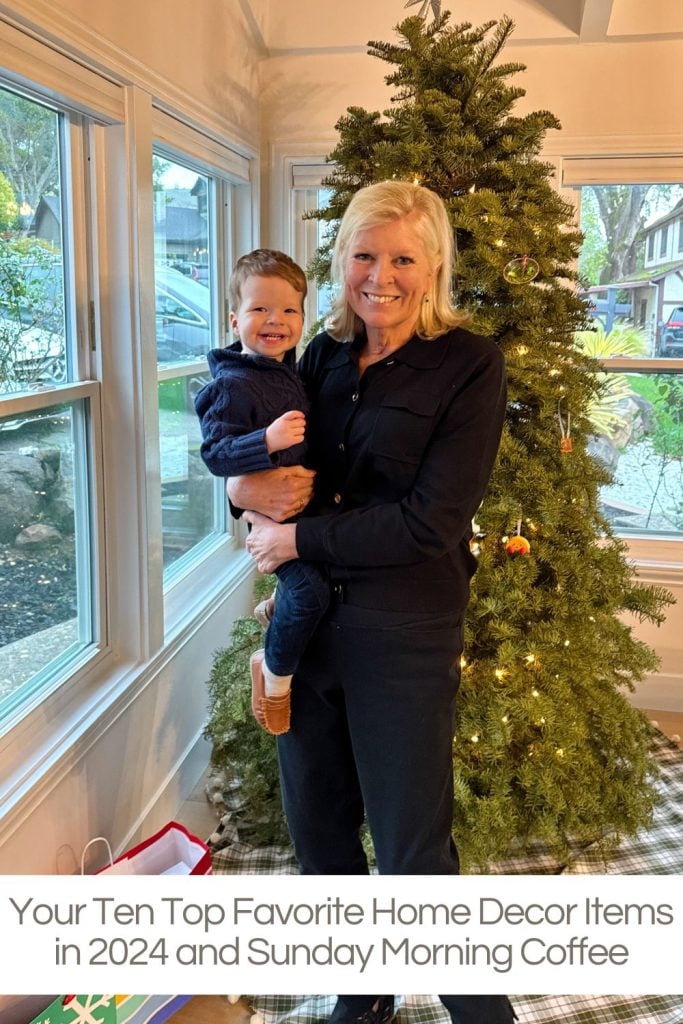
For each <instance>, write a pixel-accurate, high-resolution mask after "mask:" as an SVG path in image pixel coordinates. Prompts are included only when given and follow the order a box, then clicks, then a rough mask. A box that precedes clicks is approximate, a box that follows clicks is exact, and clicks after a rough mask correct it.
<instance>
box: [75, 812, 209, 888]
mask: <svg viewBox="0 0 683 1024" xmlns="http://www.w3.org/2000/svg"><path fill="white" fill-rule="evenodd" d="M90 842H91V843H94V842H98V839H91V840H90ZM105 842H106V840H105ZM88 846H90V843H88ZM88 846H86V850H87V848H88ZM107 847H109V844H108V843H107ZM83 855H84V856H85V850H84V851H83ZM110 859H111V858H110ZM98 874H100V875H103V874H109V875H210V874H211V854H210V852H209V848H208V846H207V845H206V843H203V842H202V840H201V839H198V838H197V836H193V835H192V833H191V832H188V831H187V829H186V828H185V827H184V825H179V824H178V822H177V821H170V822H169V823H168V825H164V827H163V828H162V829H161V830H160V831H159V832H157V833H156V835H153V836H150V838H149V839H145V840H143V842H141V843H138V845H137V846H134V847H133V848H132V849H131V850H128V851H127V852H126V853H124V854H122V856H121V857H117V858H116V860H112V861H111V863H110V864H109V865H108V866H107V867H105V868H102V869H101V870H100V871H98Z"/></svg>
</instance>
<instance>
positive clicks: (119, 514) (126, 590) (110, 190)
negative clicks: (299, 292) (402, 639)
mask: <svg viewBox="0 0 683 1024" xmlns="http://www.w3.org/2000/svg"><path fill="white" fill-rule="evenodd" d="M0 30H2V31H3V32H4V29H3V28H2V26H0ZM12 38H13V39H14V40H15V41H16V42H17V47H16V51H12V54H13V55H14V53H15V52H16V54H17V57H16V60H17V65H18V70H17V71H16V72H14V71H12V82H11V83H10V82H9V81H7V82H6V83H4V84H0V731H6V730H10V732H9V734H8V739H7V742H6V744H5V747H4V748H3V749H4V757H3V771H4V770H5V769H6V770H7V772H8V773H10V774H11V773H14V775H13V777H16V778H17V779H26V778H28V777H31V776H32V773H33V772H34V771H42V769H41V768H36V765H37V764H38V762H39V759H38V761H34V757H33V755H32V753H31V750H30V749H29V748H28V747H27V745H26V742H25V737H26V735H27V734H29V733H30V731H31V730H33V732H34V734H35V735H37V734H38V733H40V736H41V737H42V739H41V742H43V741H44V742H45V744H47V745H48V747H49V745H50V744H55V745H59V744H60V743H62V742H66V739H65V737H67V736H68V743H72V742H74V741H75V739H76V737H77V736H78V735H80V732H79V730H82V731H84V730H85V729H86V728H87V727H88V726H86V719H87V715H85V713H84V715H83V716H82V722H81V719H80V718H79V724H78V725H77V727H76V728H75V727H74V724H73V719H72V718H70V717H69V716H70V715H72V714H73V709H74V708H77V707H79V706H80V698H81V696H83V695H85V694H87V701H86V704H87V706H88V709H89V711H88V714H91V712H92V709H93V708H94V707H96V706H97V707H100V705H101V713H102V715H103V716H104V717H106V715H107V713H108V711H109V708H110V707H111V706H113V705H112V702H114V701H115V699H116V698H117V697H118V696H119V695H120V693H121V691H122V689H123V688H125V687H127V686H129V685H131V682H132V680H133V679H134V678H136V676H135V671H136V669H135V667H136V666H142V665H145V666H147V665H149V664H151V663H152V662H153V661H154V660H155V659H156V658H158V657H160V656H161V655H162V652H163V651H164V649H165V647H166V646H167V645H168V644H169V643H172V642H175V638H176V634H178V635H181V632H180V627H181V626H182V625H183V624H185V623H187V622H189V621H193V620H195V619H196V618H197V617H198V616H201V615H202V614H204V613H205V612H206V611H207V609H208V608H209V607H212V605H213V604H215V602H216V601H217V600H219V599H220V598H219V594H220V593H221V588H225V587H226V585H227V584H229V583H230V581H231V580H232V579H233V576H235V578H236V579H237V578H238V577H239V578H240V579H241V578H242V576H239V574H240V573H241V574H242V575H244V573H245V572H246V568H245V567H246V558H245V559H243V560H240V559H235V558H234V557H233V553H236V552H237V542H236V540H235V539H234V538H233V537H232V535H231V534H232V530H231V524H230V523H228V522H227V517H226V513H225V509H226V500H225V495H224V488H223V485H222V481H220V480H216V479H214V478H213V477H211V476H210V475H209V474H208V473H207V472H206V471H205V470H204V467H203V464H202V463H201V460H200V458H199V441H200V438H199V426H198V420H197V418H196V415H195V413H194V408H193V403H192V399H193V396H194V394H195V392H196V389H197V388H198V387H199V386H201V384H202V382H203V380H205V379H206V375H207V364H206V352H207V351H208V349H209V348H211V347H214V346H217V345H221V344H223V342H224V337H225V312H224V297H225V287H224V281H225V278H226V275H227V270H228V267H229V265H230V261H231V260H232V253H233V252H234V250H235V248H236V247H239V248H240V249H246V248H249V247H250V244H251V241H252V224H253V213H252V210H253V207H252V198H251V185H250V180H251V176H252V174H251V170H250V162H249V160H248V159H247V158H246V157H243V156H240V155H238V154H236V153H233V152H232V151H231V150H229V149H227V148H226V147H225V146H224V145H223V144H221V143H217V142H213V141H212V140H210V139H208V137H207V136H203V135H201V134H200V133H198V132H196V131H194V130H191V129H189V128H186V127H185V126H183V125H182V124H181V123H180V122H177V121H175V120H174V119H171V118H169V117H168V116H167V115H165V114H161V113H160V112H158V111H155V110H154V107H153V102H152V98H151V96H150V95H149V94H146V93H144V92H143V91H142V90H139V89H138V90H134V91H135V97H134V99H135V102H134V103H131V104H130V105H126V104H125V103H124V96H123V90H122V89H121V87H120V86H117V85H116V84H114V83H113V82H110V81H108V80H105V79H101V78H100V77H99V76H98V75H97V74H95V73H94V72H90V71H88V70H87V69H85V68H83V67H81V66H80V65H72V64H71V63H70V62H69V60H68V59H67V58H66V57H64V58H62V57H61V56H59V57H57V56H54V55H53V56H52V58H51V60H52V64H56V65H58V68H57V71H55V75H58V81H59V88H56V87H55V86H54V85H53V84H51V81H50V73H51V72H50V67H51V66H52V65H49V66H47V71H46V77H47V79H48V81H47V82H46V83H45V84H41V83H37V84H35V85H32V84H29V82H28V79H27V76H26V72H27V71H28V72H29V73H30V72H31V71H32V70H33V69H34V68H35V67H36V61H35V59H34V58H35V49H36V47H38V46H39V44H37V43H34V42H33V41H31V42H29V43H27V44H26V56H24V50H22V49H21V45H22V40H21V39H20V38H19V34H15V35H14V36H13V37H12ZM13 59H14V56H13ZM37 66H39V67H40V68H41V69H43V65H42V64H40V62H38V65H37ZM19 80H21V83H22V84H21V86H18V85H17V84H16V83H17V82H18V81H19ZM71 93H73V95H74V99H73V101H72V104H73V105H72V106H71V105H69V104H67V102H66V101H61V100H60V102H59V103H58V102H56V101H55V102H53V101H52V100H50V99H47V98H46V97H52V96H55V95H58V94H59V95H60V96H63V95H65V94H67V95H71ZM70 102H71V101H70ZM86 111H87V112H88V113H86ZM127 117H128V118H129V119H130V132H127V131H126V130H125V129H124V125H125V121H126V118H127ZM155 119H156V120H155ZM171 123H172V125H173V127H172V128H170V127H169V126H170V125H171ZM153 125H154V128H152V126H153ZM152 130H154V131H155V133H156V134H157V135H158V137H159V139H160V142H159V147H158V152H157V153H156V155H155V157H154V159H152V153H153V144H152ZM136 133H137V134H136ZM173 133H174V139H175V140H176V142H177V141H178V140H180V145H179V146H178V148H177V149H174V148H173V146H171V145H170V143H169V137H170V135H171V134H173ZM147 147H148V148H147ZM145 150H146V151H147V153H148V154H149V162H148V163H147V164H146V162H145ZM181 150H182V155H181ZM126 175H129V178H128V181H127V185H126V187H121V181H122V178H123V179H124V180H125V179H126ZM150 185H151V186H152V188H151V190H150ZM128 186H130V187H128ZM150 196H151V199H150ZM133 203H135V204H136V205H135V206H132V204H133ZM133 224H134V230H133V229H132V228H131V225H133ZM138 255H139V256H140V259H139V260H138V259H137V256H138ZM152 294H153V295H154V302H153V303H152V302H151V301H150V299H151V297H152ZM149 382H151V383H152V386H151V387H150V386H149ZM105 497H106V501H105ZM160 540H161V541H162V543H160ZM217 550H220V553H221V558H220V559H216V558H215V557H212V556H214V555H215V553H216V551H217ZM235 574H237V575H235ZM174 602H175V603H174ZM138 672H139V670H138ZM84 707H85V705H84ZM79 714H80V712H79ZM34 716H35V717H34ZM93 720H94V719H93ZM15 727H16V728H15ZM26 730H29V733H27V732H26ZM65 749H66V748H65ZM22 784H23V783H22ZM18 792H19V791H18V790H17V793H15V792H14V791H12V792H11V793H10V794H9V795H7V794H3V800H4V799H6V800H9V801H14V800H15V799H19V796H18Z"/></svg>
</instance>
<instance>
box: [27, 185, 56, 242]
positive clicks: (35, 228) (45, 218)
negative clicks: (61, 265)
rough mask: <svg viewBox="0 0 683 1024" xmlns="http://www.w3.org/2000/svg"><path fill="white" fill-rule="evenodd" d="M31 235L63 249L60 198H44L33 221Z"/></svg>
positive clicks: (30, 229)
mask: <svg viewBox="0 0 683 1024" xmlns="http://www.w3.org/2000/svg"><path fill="white" fill-rule="evenodd" d="M29 234H30V235H34V236H35V237H36V238H44V239H45V241H46V242H51V243H52V244H53V245H54V247H55V249H57V250H58V251H59V250H61V248H62V206H61V201H60V198H59V196H43V197H42V198H41V200H40V202H39V203H38V207H37V209H36V212H35V213H34V215H33V220H32V221H31V227H30V228H29Z"/></svg>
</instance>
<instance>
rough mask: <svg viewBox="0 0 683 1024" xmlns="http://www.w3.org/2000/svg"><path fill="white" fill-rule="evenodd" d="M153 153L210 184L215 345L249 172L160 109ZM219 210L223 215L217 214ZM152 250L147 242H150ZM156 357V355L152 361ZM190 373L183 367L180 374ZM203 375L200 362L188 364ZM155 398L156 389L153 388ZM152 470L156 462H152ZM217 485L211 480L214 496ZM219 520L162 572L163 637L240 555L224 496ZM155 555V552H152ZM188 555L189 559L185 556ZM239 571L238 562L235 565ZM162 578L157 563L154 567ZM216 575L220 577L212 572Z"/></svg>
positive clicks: (233, 154)
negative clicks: (220, 527) (219, 525)
mask: <svg viewBox="0 0 683 1024" xmlns="http://www.w3.org/2000/svg"><path fill="white" fill-rule="evenodd" d="M152 130H153V134H154V142H153V149H154V152H155V153H158V154H159V155H160V156H162V157H164V158H167V159H169V160H172V161H174V162H177V163H180V164H182V165H183V166H185V167H190V168H191V169H193V170H196V171H197V172H198V173H200V174H205V175H207V176H208V177H209V178H211V179H212V180H213V181H214V182H215V188H212V189H211V193H212V199H213V203H214V209H213V217H212V223H213V224H214V230H215V238H214V239H212V241H213V249H214V253H215V260H216V266H217V267H218V273H217V275H216V279H215V280H213V282H212V285H213V286H212V288H211V297H212V303H213V310H212V322H213V324H214V325H215V332H214V338H215V339H216V344H220V340H221V339H226V341H227V339H228V326H229V325H228V301H227V282H228V279H229V275H230V270H231V268H232V266H233V264H234V262H235V259H236V256H237V254H238V253H239V254H241V253H242V252H248V251H249V250H250V249H252V248H253V247H254V245H255V241H254V230H253V224H254V220H253V217H252V216H250V214H251V212H252V197H253V193H252V189H251V187H250V186H251V182H250V177H251V174H252V169H251V165H250V162H249V160H248V159H247V158H246V157H244V156H242V155H241V154H240V153H238V152H237V151H234V150H229V149H226V147H224V146H221V145H219V144H218V143H217V142H215V140H213V139H211V138H209V137H207V136H205V135H203V134H202V133H200V132H198V131H196V130H195V129H193V128H191V127H190V126H188V125H186V124H183V122H181V121H179V120H177V119H175V118H173V117H171V116H170V115H169V114H168V113H166V112H165V111H163V110H159V109H156V108H155V109H154V110H153V112H152ZM223 211H224V214H225V215H223ZM152 246H153V239H152ZM155 359H156V357H155ZM188 369H190V367H189V364H184V365H183V370H188ZM192 369H193V370H197V371H200V370H204V371H206V364H205V362H204V361H199V362H197V363H195V364H194V365H193V366H192ZM177 376H178V370H177V368H175V369H174V368H173V367H168V368H165V367H163V366H161V367H159V368H158V369H157V377H158V380H162V379H172V378H175V377H177ZM154 394H155V396H158V391H157V390H156V389H155V390H154ZM155 415H156V417H157V422H156V441H155V443H156V445H157V446H158V405H157V410H156V414H155ZM157 472H158V461H157ZM219 489H221V484H220V482H219V481H216V493H217V492H218V491H219ZM155 490H156V485H155ZM158 494H159V511H158V527H155V529H158V532H159V535H161V480H160V477H159V479H158ZM222 518H223V523H224V526H225V530H224V532H223V533H222V534H221V535H218V534H212V535H210V536H209V537H207V538H205V540H203V541H202V542H200V543H199V544H197V545H196V546H195V547H194V548H192V549H190V551H189V552H188V553H187V555H184V556H183V557H182V558H181V559H179V560H178V564H177V565H172V566H170V568H169V571H168V572H167V573H166V577H165V582H164V586H163V590H164V634H165V636H166V638H167V639H169V638H171V637H172V636H173V635H175V634H176V633H177V632H178V631H179V630H181V629H182V628H183V627H184V626H185V625H186V624H187V623H188V621H190V620H191V619H192V617H193V614H195V613H196V609H197V607H199V606H201V604H202V602H203V600H205V595H206V593H207V589H208V590H212V589H213V588H214V587H215V580H216V577H217V567H220V566H226V565H230V564H231V563H232V562H233V561H234V560H235V556H237V555H239V554H240V553H241V551H242V546H243V543H244V537H245V530H244V526H243V524H242V523H238V522H237V521H236V520H234V519H232V517H231V516H230V513H229V509H228V504H227V498H226V497H224V499H223V508H222ZM158 555H159V557H162V556H161V551H160V550H159V551H158ZM190 556H191V557H190ZM235 564H236V566H238V567H239V568H238V571H241V566H240V562H239V559H238V560H237V562H236V563H235ZM156 573H157V575H158V574H159V573H160V574H161V577H162V579H164V570H163V564H161V565H160V566H157V567H156ZM218 575H219V577H220V576H222V575H223V574H220V573H218Z"/></svg>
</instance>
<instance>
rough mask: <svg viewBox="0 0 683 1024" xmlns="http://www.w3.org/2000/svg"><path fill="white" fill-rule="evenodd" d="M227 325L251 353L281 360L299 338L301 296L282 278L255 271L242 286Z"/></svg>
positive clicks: (301, 313)
mask: <svg viewBox="0 0 683 1024" xmlns="http://www.w3.org/2000/svg"><path fill="white" fill-rule="evenodd" d="M230 326H231V327H232V329H233V331H234V332H235V335H236V336H237V337H238V338H239V340H240V341H241V342H242V348H243V349H245V350H246V351H247V352H251V354H252V355H257V356H266V358H268V359H277V360H278V362H281V361H282V358H283V356H284V354H285V352H288V351H289V349H290V348H294V346H295V345H296V344H297V342H298V341H299V338H300V337H301V332H302V330H303V326H304V313H303V295H302V294H301V292H298V291H297V290H296V288H294V287H293V286H292V285H291V284H290V283H289V282H288V281H285V279H284V278H282V277H261V276H260V275H256V274H254V275H253V276H252V277H248V278H247V279H246V281H245V282H244V284H243V285H242V295H241V299H240V304H239V307H238V308H237V310H233V311H232V312H231V313H230Z"/></svg>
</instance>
